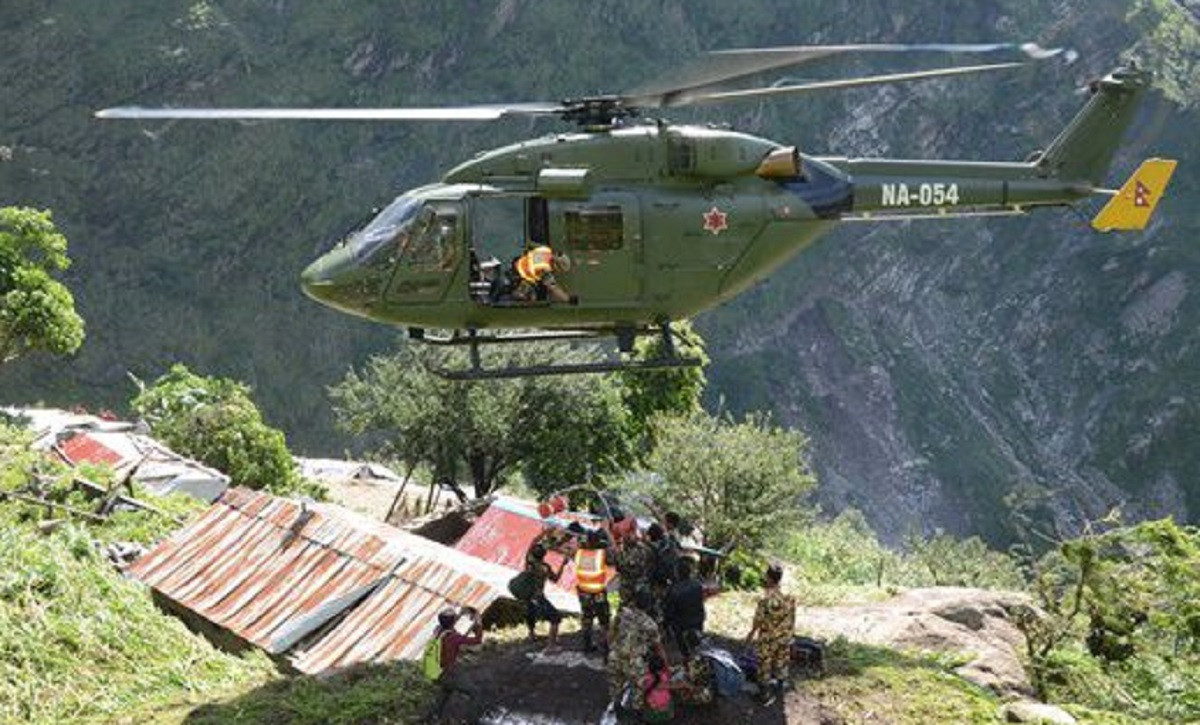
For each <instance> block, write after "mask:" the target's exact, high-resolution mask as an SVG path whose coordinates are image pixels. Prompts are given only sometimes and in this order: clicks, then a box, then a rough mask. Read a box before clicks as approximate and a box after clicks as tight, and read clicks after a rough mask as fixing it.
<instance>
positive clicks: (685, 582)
mask: <svg viewBox="0 0 1200 725" xmlns="http://www.w3.org/2000/svg"><path fill="white" fill-rule="evenodd" d="M677 567H678V568H677V571H678V576H677V577H676V580H675V582H674V583H673V584H671V587H670V588H669V589H668V590H667V595H666V597H665V599H664V600H663V623H664V624H665V625H666V627H667V630H668V631H669V632H670V633H671V635H672V636H673V637H674V638H675V643H676V644H677V645H679V651H680V653H682V654H683V656H684V657H688V656H690V655H691V647H689V646H688V638H687V636H686V633H687V632H695V633H696V634H697V635H699V634H700V633H701V632H703V631H704V614H705V613H704V585H703V584H702V583H701V582H700V580H699V579H697V578H696V576H695V572H694V564H693V563H692V560H691V559H679V560H678V564H677Z"/></svg>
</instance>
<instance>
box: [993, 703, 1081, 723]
mask: <svg viewBox="0 0 1200 725" xmlns="http://www.w3.org/2000/svg"><path fill="white" fill-rule="evenodd" d="M1000 712H1001V715H1002V716H1003V718H1004V720H1005V722H1028V723H1036V724H1037V725H1075V723H1076V720H1075V718H1074V716H1072V715H1071V713H1069V712H1067V711H1066V710H1063V709H1062V708H1059V707H1055V706H1054V705H1047V704H1046V703H1044V702H1030V701H1028V700H1021V701H1017V702H1010V703H1008V704H1007V705H1005V706H1004V707H1002V708H1000Z"/></svg>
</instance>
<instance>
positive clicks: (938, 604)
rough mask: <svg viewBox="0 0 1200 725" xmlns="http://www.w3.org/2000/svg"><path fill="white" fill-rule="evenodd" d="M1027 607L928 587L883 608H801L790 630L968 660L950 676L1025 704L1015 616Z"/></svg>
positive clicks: (988, 595)
mask: <svg viewBox="0 0 1200 725" xmlns="http://www.w3.org/2000/svg"><path fill="white" fill-rule="evenodd" d="M1030 606H1031V604H1030V602H1029V598H1028V597H1026V596H1025V595H1023V594H1019V593H1015V592H996V591H988V590H982V589H961V588H952V587H934V588H928V589H910V590H907V591H904V592H902V593H900V594H898V595H896V596H894V597H892V598H890V599H888V600H886V601H882V602H875V603H870V604H855V605H842V606H834V607H801V608H800V610H799V611H798V612H797V614H796V624H797V629H798V630H799V631H800V632H807V633H809V634H811V635H813V636H815V637H818V638H822V639H833V638H835V637H838V636H841V637H845V638H846V639H848V640H851V641H853V642H860V643H862V644H869V645H873V646H879V647H888V648H891V649H896V650H901V651H918V652H945V653H952V654H958V655H963V656H967V657H969V658H970V659H969V661H968V662H966V664H963V665H961V666H960V667H958V668H956V670H955V671H956V672H957V673H958V674H959V675H960V676H962V677H963V678H965V679H967V680H969V681H971V682H974V683H976V684H978V685H980V686H983V687H986V688H988V689H990V690H992V691H993V692H995V693H996V694H998V695H1000V696H1001V697H1006V698H1008V697H1019V698H1021V697H1030V696H1032V694H1033V689H1032V687H1031V686H1030V684H1029V678H1028V677H1027V675H1026V673H1025V668H1024V666H1023V664H1022V659H1021V658H1022V653H1023V652H1024V650H1025V637H1024V635H1022V634H1021V631H1020V630H1019V629H1017V627H1016V623H1015V622H1016V615H1017V613H1018V612H1019V611H1021V610H1022V609H1027V608H1028V607H1030Z"/></svg>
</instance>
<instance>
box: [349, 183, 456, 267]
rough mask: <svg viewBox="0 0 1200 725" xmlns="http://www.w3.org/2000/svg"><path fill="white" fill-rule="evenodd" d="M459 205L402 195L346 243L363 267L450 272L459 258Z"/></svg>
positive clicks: (451, 202) (355, 259) (356, 260)
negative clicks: (393, 266) (396, 267)
mask: <svg viewBox="0 0 1200 725" xmlns="http://www.w3.org/2000/svg"><path fill="white" fill-rule="evenodd" d="M461 208H462V205H461V204H459V203H457V202H453V201H440V200H436V201H429V200H421V199H414V198H412V197H410V196H401V197H398V198H397V199H396V200H395V201H393V202H392V203H391V204H390V205H389V206H388V207H387V208H386V209H384V210H383V211H382V212H380V213H379V215H378V216H377V217H375V218H374V219H372V220H371V223H370V224H368V225H367V226H366V227H364V228H363V229H362V231H360V232H355V233H354V234H351V235H350V237H349V239H347V243H348V244H349V245H350V252H351V254H353V255H354V261H355V262H357V263H358V264H360V265H362V266H363V267H382V266H392V265H394V264H395V263H396V262H397V261H399V262H400V264H401V265H403V266H404V267H407V268H411V269H424V270H432V269H440V270H450V269H453V268H454V263H455V261H456V259H457V257H458V255H457V249H458V246H459V244H458V242H459V224H458V217H459V215H460V214H461Z"/></svg>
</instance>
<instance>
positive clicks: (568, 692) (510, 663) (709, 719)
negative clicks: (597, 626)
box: [435, 634, 842, 725]
mask: <svg viewBox="0 0 1200 725" xmlns="http://www.w3.org/2000/svg"><path fill="white" fill-rule="evenodd" d="M561 641H562V643H563V645H564V654H563V655H562V656H557V657H542V656H539V655H538V653H539V651H540V645H535V644H528V643H519V644H515V643H514V644H501V645H495V646H492V647H489V648H487V649H485V650H484V651H482V652H478V653H474V654H472V655H470V656H469V658H468V659H465V660H463V661H461V662H460V663H459V665H458V667H459V669H458V671H457V673H456V674H455V676H454V678H453V680H454V682H453V685H452V686H451V687H450V688H448V694H447V695H446V697H445V702H444V705H443V706H442V707H441V709H440V711H439V714H438V716H437V718H436V720H435V722H437V723H441V724H442V725H475V724H476V723H479V724H485V725H576V723H578V724H580V725H583V724H585V723H586V724H587V725H596V723H599V722H600V718H601V716H602V715H603V713H604V710H605V708H606V707H607V705H608V684H607V680H606V678H605V675H604V665H603V662H602V660H601V659H600V658H599V657H598V656H592V657H584V656H583V655H582V653H581V652H580V651H579V650H580V648H581V645H582V643H581V642H580V640H579V637H578V635H575V634H572V635H568V636H566V637H564V638H562V640H561ZM723 644H728V645H729V646H732V647H736V646H738V645H736V644H734V643H723ZM623 722H624V721H623ZM674 722H680V723H696V724H697V725H732V724H733V723H762V724H763V725H771V724H772V723H779V724H782V723H828V724H832V723H840V722H842V721H841V719H840V718H839V717H838V716H837V715H836V714H835V713H833V712H832V711H831V710H829V709H828V708H826V707H824V706H823V705H822V704H821V703H820V701H819V700H817V699H816V698H814V697H812V696H811V695H808V694H806V693H805V691H804V681H803V680H797V681H796V682H795V687H794V690H793V691H792V692H789V693H787V694H786V696H785V697H784V699H783V700H781V701H777V702H775V703H773V704H771V705H769V706H765V707H764V706H763V705H761V704H759V703H758V702H757V701H756V700H755V699H754V698H753V697H751V696H750V695H748V694H747V695H742V696H739V697H735V698H718V699H717V701H716V702H715V703H713V704H712V705H711V706H708V707H704V708H680V709H678V710H677V712H676V717H675V720H674Z"/></svg>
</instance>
